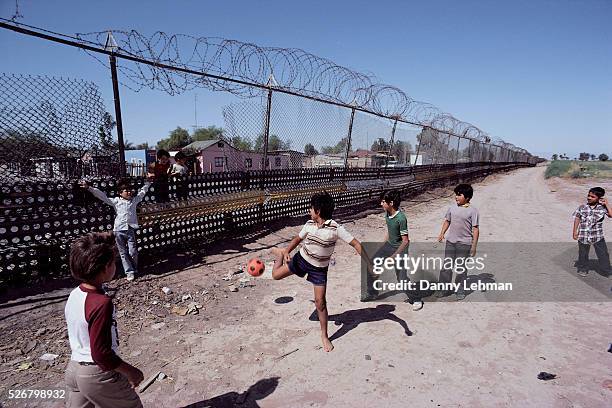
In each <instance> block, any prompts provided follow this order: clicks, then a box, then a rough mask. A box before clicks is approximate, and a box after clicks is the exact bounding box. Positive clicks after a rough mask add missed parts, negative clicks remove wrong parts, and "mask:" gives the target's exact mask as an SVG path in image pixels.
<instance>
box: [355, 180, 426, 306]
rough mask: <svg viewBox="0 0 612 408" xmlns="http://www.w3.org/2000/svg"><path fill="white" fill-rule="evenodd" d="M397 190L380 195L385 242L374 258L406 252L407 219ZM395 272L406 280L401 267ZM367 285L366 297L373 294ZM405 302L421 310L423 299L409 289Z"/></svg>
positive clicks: (408, 242) (407, 239)
mask: <svg viewBox="0 0 612 408" xmlns="http://www.w3.org/2000/svg"><path fill="white" fill-rule="evenodd" d="M401 200H402V199H401V196H400V193H399V191H397V190H390V191H385V192H384V193H383V194H382V195H381V197H380V205H381V207H382V208H383V210H385V221H386V223H387V233H386V235H385V244H384V245H383V246H382V248H380V249H379V250H378V251H377V252H376V254H375V255H374V258H394V257H395V256H396V255H400V254H408V245H409V244H410V238H409V237H408V220H407V219H406V215H405V214H404V212H403V211H400V209H399V205H400V202H401ZM395 274H396V277H397V280H398V282H399V281H408V280H409V279H408V274H407V273H406V270H405V269H403V268H395ZM370 287H371V285H368V293H369V296H368V299H367V300H369V299H371V298H372V297H374V296H375V294H374V293H372V291H373V289H371V288H370ZM405 293H406V296H407V299H406V302H408V303H410V304H411V305H412V309H413V310H415V311H416V310H421V309H422V308H423V301H422V300H421V298H420V297H419V296H417V295H416V294H415V293H412V292H410V291H406V292H405Z"/></svg>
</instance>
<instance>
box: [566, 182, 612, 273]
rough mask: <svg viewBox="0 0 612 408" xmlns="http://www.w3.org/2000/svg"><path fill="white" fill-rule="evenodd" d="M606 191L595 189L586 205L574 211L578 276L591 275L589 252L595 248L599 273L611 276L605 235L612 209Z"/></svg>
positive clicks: (591, 191) (590, 192) (573, 235)
mask: <svg viewBox="0 0 612 408" xmlns="http://www.w3.org/2000/svg"><path fill="white" fill-rule="evenodd" d="M605 194H606V190H604V189H603V188H601V187H593V188H592V189H590V190H589V193H588V194H587V202H586V204H582V205H581V206H580V207H578V208H577V209H576V211H574V214H573V216H574V228H573V229H572V237H573V238H574V240H577V241H578V265H577V266H578V275H580V276H582V277H584V276H587V274H588V273H589V251H590V250H591V245H593V247H595V254H597V259H598V261H599V271H600V272H601V273H602V274H604V275H606V276H610V273H611V272H612V271H611V270H610V269H611V268H610V255H609V253H608V247H607V246H606V240H605V239H604V233H603V221H604V217H605V216H608V217H612V208H610V205H609V204H608V199H607V198H605V197H604V195H605Z"/></svg>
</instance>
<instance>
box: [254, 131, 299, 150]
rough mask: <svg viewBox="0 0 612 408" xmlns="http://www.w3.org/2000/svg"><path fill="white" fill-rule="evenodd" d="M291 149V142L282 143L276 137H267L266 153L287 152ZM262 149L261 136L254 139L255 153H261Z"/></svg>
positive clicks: (262, 140)
mask: <svg viewBox="0 0 612 408" xmlns="http://www.w3.org/2000/svg"><path fill="white" fill-rule="evenodd" d="M290 148H291V141H287V142H283V140H282V139H281V138H280V137H278V136H276V135H270V136H269V137H268V151H269V152H272V151H274V150H289V149H290ZM263 149H264V137H263V135H259V136H257V139H255V149H254V150H255V151H256V152H263Z"/></svg>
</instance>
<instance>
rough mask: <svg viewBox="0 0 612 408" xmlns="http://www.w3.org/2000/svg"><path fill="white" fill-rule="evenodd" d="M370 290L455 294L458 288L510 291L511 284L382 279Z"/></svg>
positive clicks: (376, 281) (375, 282) (479, 281)
mask: <svg viewBox="0 0 612 408" xmlns="http://www.w3.org/2000/svg"><path fill="white" fill-rule="evenodd" d="M372 288H373V289H374V290H377V291H395V290H398V291H410V290H413V291H414V290H441V291H453V292H456V291H457V290H459V289H460V288H461V289H463V290H465V291H481V292H486V291H494V290H498V291H511V290H512V283H511V282H483V281H481V280H478V281H476V282H471V283H468V281H467V280H464V281H463V282H461V283H459V282H457V283H452V282H448V283H445V282H430V281H427V280H420V281H417V282H413V281H410V280H400V281H399V282H384V281H383V280H382V279H377V280H375V281H374V282H372Z"/></svg>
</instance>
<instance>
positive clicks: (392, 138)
mask: <svg viewBox="0 0 612 408" xmlns="http://www.w3.org/2000/svg"><path fill="white" fill-rule="evenodd" d="M397 119H398V118H397V117H396V118H395V121H394V122H393V129H391V140H390V141H389V151H388V152H387V157H386V159H385V171H384V173H383V180H385V178H386V176H387V170H388V168H389V156H390V155H391V151H392V150H393V142H394V141H395V129H397Z"/></svg>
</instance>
